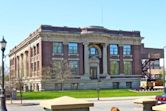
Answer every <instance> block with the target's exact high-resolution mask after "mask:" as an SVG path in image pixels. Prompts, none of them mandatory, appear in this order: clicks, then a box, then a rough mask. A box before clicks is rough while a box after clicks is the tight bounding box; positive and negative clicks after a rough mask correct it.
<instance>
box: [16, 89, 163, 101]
mask: <svg viewBox="0 0 166 111" xmlns="http://www.w3.org/2000/svg"><path fill="white" fill-rule="evenodd" d="M153 95H162V92H161V91H160V92H133V91H130V90H128V89H112V90H101V91H100V97H125V96H153ZM18 96H19V93H18ZM60 96H71V97H76V98H96V97H97V91H96V90H70V91H44V92H25V93H23V98H24V99H52V98H57V97H60Z"/></svg>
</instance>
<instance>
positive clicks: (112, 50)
mask: <svg viewBox="0 0 166 111" xmlns="http://www.w3.org/2000/svg"><path fill="white" fill-rule="evenodd" d="M110 55H118V45H110Z"/></svg>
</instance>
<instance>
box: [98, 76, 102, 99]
mask: <svg viewBox="0 0 166 111" xmlns="http://www.w3.org/2000/svg"><path fill="white" fill-rule="evenodd" d="M100 82H101V79H100V75H99V74H98V77H97V100H98V101H99V100H100V84H99V83H100Z"/></svg>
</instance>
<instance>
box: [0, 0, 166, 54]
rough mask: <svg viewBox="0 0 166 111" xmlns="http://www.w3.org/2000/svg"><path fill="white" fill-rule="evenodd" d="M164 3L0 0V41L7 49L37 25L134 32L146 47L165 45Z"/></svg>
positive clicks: (163, 0)
mask: <svg viewBox="0 0 166 111" xmlns="http://www.w3.org/2000/svg"><path fill="white" fill-rule="evenodd" d="M165 11H166V0H0V38H1V37H2V36H3V35H4V36H5V39H6V40H7V42H8V45H7V50H6V54H8V53H9V49H11V48H13V47H14V46H15V45H17V44H18V43H20V42H21V41H22V40H24V39H25V38H26V37H27V36H28V35H29V33H31V32H32V31H34V30H35V29H36V28H38V27H39V26H40V25H41V24H48V25H55V26H71V27H84V26H90V25H100V26H104V27H106V28H109V29H112V30H130V31H133V30H138V31H141V36H143V37H145V39H144V40H143V42H144V43H145V46H146V47H156V48H162V47H163V46H165V45H166V39H165V37H166V13H165Z"/></svg>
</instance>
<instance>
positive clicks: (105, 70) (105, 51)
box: [103, 44, 109, 78]
mask: <svg viewBox="0 0 166 111" xmlns="http://www.w3.org/2000/svg"><path fill="white" fill-rule="evenodd" d="M107 67H108V64H107V44H103V74H104V75H106V78H109V75H108V72H107Z"/></svg>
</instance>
